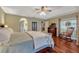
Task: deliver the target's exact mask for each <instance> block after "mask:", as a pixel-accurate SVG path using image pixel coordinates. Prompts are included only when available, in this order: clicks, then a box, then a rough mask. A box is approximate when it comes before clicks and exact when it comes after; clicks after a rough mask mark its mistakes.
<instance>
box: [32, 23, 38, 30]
mask: <svg viewBox="0 0 79 59" xmlns="http://www.w3.org/2000/svg"><path fill="white" fill-rule="evenodd" d="M32 31H37V22H32Z"/></svg>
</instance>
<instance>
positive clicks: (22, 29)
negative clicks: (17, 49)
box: [19, 18, 28, 32]
mask: <svg viewBox="0 0 79 59" xmlns="http://www.w3.org/2000/svg"><path fill="white" fill-rule="evenodd" d="M19 29H20V32H26V31H27V30H28V21H27V19H26V18H21V19H20V21H19Z"/></svg>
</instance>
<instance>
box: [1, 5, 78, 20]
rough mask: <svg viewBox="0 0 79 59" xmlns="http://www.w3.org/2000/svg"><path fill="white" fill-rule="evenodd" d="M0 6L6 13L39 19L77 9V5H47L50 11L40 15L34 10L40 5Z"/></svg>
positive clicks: (70, 12)
mask: <svg viewBox="0 0 79 59" xmlns="http://www.w3.org/2000/svg"><path fill="white" fill-rule="evenodd" d="M1 8H2V9H3V10H4V12H5V13H8V14H14V15H20V16H26V17H35V18H40V19H49V18H54V17H57V16H62V15H67V14H72V13H74V12H77V11H79V7H76V6H48V9H51V10H52V12H48V13H47V15H46V16H41V15H39V14H38V13H36V12H35V8H41V6H4V7H1Z"/></svg>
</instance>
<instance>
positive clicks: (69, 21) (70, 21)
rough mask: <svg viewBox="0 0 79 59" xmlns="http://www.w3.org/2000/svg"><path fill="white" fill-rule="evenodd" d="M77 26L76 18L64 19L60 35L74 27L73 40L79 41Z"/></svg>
mask: <svg viewBox="0 0 79 59" xmlns="http://www.w3.org/2000/svg"><path fill="white" fill-rule="evenodd" d="M76 25H77V20H76V18H68V19H62V20H61V21H60V33H63V32H66V31H67V28H68V27H74V32H73V35H72V39H77V35H76V29H77V28H76Z"/></svg>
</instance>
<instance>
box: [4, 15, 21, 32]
mask: <svg viewBox="0 0 79 59" xmlns="http://www.w3.org/2000/svg"><path fill="white" fill-rule="evenodd" d="M20 18H21V17H19V16H15V15H9V14H6V16H5V24H6V25H8V27H11V28H12V29H13V30H14V31H16V32H18V31H19V20H20Z"/></svg>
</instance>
